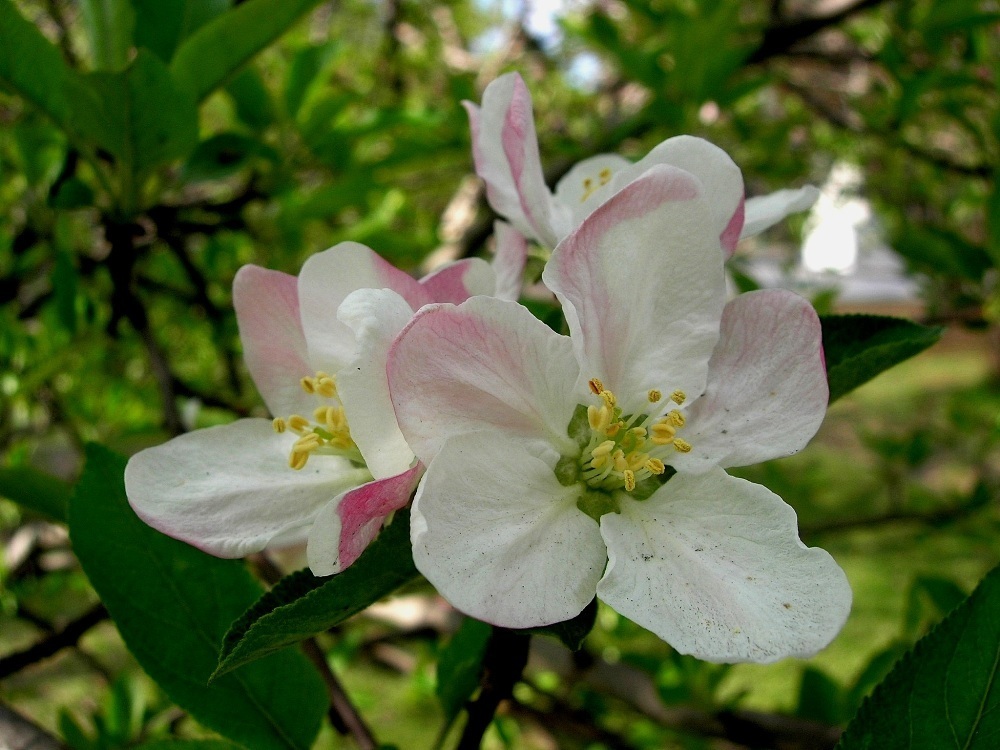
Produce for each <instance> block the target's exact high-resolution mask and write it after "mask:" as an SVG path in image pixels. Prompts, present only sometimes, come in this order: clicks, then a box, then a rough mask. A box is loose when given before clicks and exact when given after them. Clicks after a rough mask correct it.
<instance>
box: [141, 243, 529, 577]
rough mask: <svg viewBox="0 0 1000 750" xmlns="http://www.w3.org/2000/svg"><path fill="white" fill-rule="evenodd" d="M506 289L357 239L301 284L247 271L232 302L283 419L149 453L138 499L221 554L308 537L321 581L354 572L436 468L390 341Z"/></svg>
mask: <svg viewBox="0 0 1000 750" xmlns="http://www.w3.org/2000/svg"><path fill="white" fill-rule="evenodd" d="M515 250H516V248H515ZM515 254H516V253H515ZM517 262H518V261H517V258H516V257H514V255H512V254H511V253H508V255H507V256H505V257H504V258H501V260H500V263H501V265H502V264H503V263H508V264H510V263H513V264H516V263H517ZM501 270H502V269H501ZM500 275H501V276H503V275H504V274H503V273H501V274H500ZM506 275H507V276H510V274H506ZM507 286H508V287H511V283H510V282H509V281H508V282H507ZM358 290H363V291H360V292H359V291H358ZM495 290H496V280H495V275H494V272H493V270H491V268H490V267H489V266H488V264H486V263H485V262H484V261H482V260H478V259H471V260H464V261H459V262H457V263H454V264H452V265H449V266H446V267H444V268H442V269H441V270H439V271H437V272H435V273H432V274H430V275H429V276H427V277H425V278H423V279H421V280H420V281H416V280H414V279H413V278H412V277H410V276H409V275H407V274H405V273H403V272H402V271H399V270H398V269H396V268H394V267H393V266H392V265H390V264H389V263H387V262H386V261H384V260H383V259H382V258H380V257H379V256H378V255H376V254H375V253H374V252H373V251H372V250H370V249H369V248H367V247H365V246H364V245H359V244H357V243H353V242H345V243H341V244H340V245H337V246H336V247H333V248H331V249H329V250H326V251H324V252H322V253H318V254H316V255H314V256H312V257H310V258H309V259H308V260H307V261H306V263H305V264H304V265H303V267H302V271H301V272H300V274H299V276H298V278H296V277H294V276H290V275H288V274H284V273H281V272H278V271H270V270H267V269H264V268H260V267H258V266H244V267H243V268H241V269H240V271H239V273H238V274H237V275H236V278H235V280H234V282H233V303H234V306H235V308H236V316H237V321H238V323H239V328H240V337H241V339H242V341H243V349H244V357H245V359H246V364H247V368H248V369H249V371H250V374H251V376H252V377H253V379H254V382H255V383H256V384H257V387H258V389H259V390H260V393H261V395H262V396H263V398H264V402H265V403H266V404H267V407H268V409H269V410H270V411H271V413H272V414H273V415H274V416H275V419H274V420H268V419H241V420H239V421H237V422H234V423H232V424H227V425H223V426H220V427H211V428H208V429H204V430H197V431H195V432H191V433H188V434H185V435H181V436H179V437H177V438H174V439H173V440H171V441H169V442H167V443H165V444H164V445H160V446H156V447H154V448H149V449H147V450H144V451H141V452H140V453H138V454H136V455H135V456H133V457H132V459H131V460H130V461H129V463H128V467H127V468H126V471H125V486H126V490H127V493H128V497H129V502H130V503H131V504H132V507H133V508H134V509H135V511H136V513H137V514H138V515H139V516H140V517H141V518H142V519H143V520H144V521H146V522H147V523H149V524H150V525H151V526H153V527H155V528H157V529H159V530H160V531H163V532H164V533H166V534H168V535H170V536H173V537H175V538H177V539H181V540H183V541H186V542H188V543H190V544H193V545H195V546H196V547H199V548H200V549H203V550H205V551H206V552H209V553H211V554H213V555H217V556H220V557H242V556H244V555H246V554H248V553H251V552H256V551H259V550H262V549H264V548H265V547H269V546H271V547H276V546H284V545H290V544H294V543H299V542H302V541H306V540H307V539H308V542H309V546H308V556H309V562H310V566H311V567H312V568H313V571H314V572H315V573H317V575H327V574H330V573H333V572H336V571H338V570H340V569H342V568H344V567H347V565H349V564H350V563H351V562H353V561H354V559H356V558H357V556H358V555H360V553H361V552H362V551H363V550H364V548H365V546H367V544H368V542H370V541H371V539H372V538H373V537H374V536H375V534H376V533H377V532H378V530H379V528H380V527H381V525H382V521H383V520H384V518H385V516H387V515H388V514H389V513H391V512H392V511H394V510H397V509H398V508H400V507H402V506H403V505H405V504H406V503H407V502H408V501H409V498H410V495H411V494H412V492H413V489H414V487H415V486H416V482H417V480H418V479H419V478H420V474H421V473H422V470H423V467H422V466H421V465H420V464H419V463H416V462H415V461H414V456H413V452H412V451H411V450H410V448H409V446H408V445H407V444H406V441H405V440H404V439H403V436H402V434H401V433H400V431H399V427H398V426H397V424H396V419H395V415H394V413H393V408H392V404H391V402H390V400H389V393H388V383H387V380H386V375H385V358H386V353H387V351H388V348H389V345H390V343H391V342H392V340H393V338H394V337H395V335H396V334H397V333H398V332H399V331H400V330H401V329H402V328H403V327H404V326H405V325H406V324H407V322H408V321H409V320H410V318H411V317H412V315H413V313H414V311H415V310H418V309H419V308H420V307H422V306H423V305H426V304H428V303H431V302H461V301H463V300H465V299H467V298H468V297H469V296H470V295H472V294H493V293H494V292H495ZM508 291H513V293H514V295H515V296H516V290H513V289H512V288H511V289H509V290H508Z"/></svg>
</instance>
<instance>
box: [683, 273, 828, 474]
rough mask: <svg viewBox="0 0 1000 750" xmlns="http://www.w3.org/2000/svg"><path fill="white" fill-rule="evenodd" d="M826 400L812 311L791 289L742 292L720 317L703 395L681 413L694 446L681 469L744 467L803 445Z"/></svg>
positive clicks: (820, 343) (818, 337) (816, 425)
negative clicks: (719, 330) (720, 330)
mask: <svg viewBox="0 0 1000 750" xmlns="http://www.w3.org/2000/svg"><path fill="white" fill-rule="evenodd" d="M828 400H829V390H828V387H827V380H826V368H825V367H824V366H823V332H822V328H821V327H820V322H819V318H818V317H817V316H816V311H815V310H814V309H813V307H812V305H810V304H809V303H808V302H807V301H806V300H804V299H802V297H800V296H798V295H797V294H794V293H792V292H788V291H784V290H781V289H769V290H764V291H758V292H750V293H748V294H741V295H740V296H739V297H737V298H736V299H734V300H732V301H731V302H730V303H729V304H728V305H726V309H725V311H724V312H723V315H722V333H721V335H720V338H719V343H718V345H717V346H716V347H715V351H714V352H713V353H712V359H711V361H710V362H709V365H708V385H707V386H706V389H705V394H704V395H703V396H702V397H701V398H699V399H698V400H697V401H695V402H694V403H693V404H692V405H691V408H690V409H689V410H688V412H687V426H686V427H685V428H684V429H683V431H682V433H681V435H682V437H683V438H684V439H685V440H686V441H688V442H689V443H691V445H692V446H693V448H692V450H691V452H690V453H678V454H676V455H675V456H673V457H672V459H671V460H670V464H671V465H672V466H674V467H675V468H676V469H678V470H679V471H706V470H708V469H709V468H711V467H712V466H724V467H727V466H746V465H748V464H753V463H758V462H760V461H767V460H769V459H772V458H778V457H780V456H790V455H791V454H793V453H796V452H797V451H800V450H801V449H802V448H804V447H805V445H806V443H808V442H809V440H810V439H811V438H812V436H813V435H815V434H816V430H818V429H819V426H820V424H822V422H823V416H824V415H825V414H826V405H827V401H828Z"/></svg>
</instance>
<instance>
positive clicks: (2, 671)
mask: <svg viewBox="0 0 1000 750" xmlns="http://www.w3.org/2000/svg"><path fill="white" fill-rule="evenodd" d="M107 617H108V611H107V610H106V609H105V608H104V605H103V604H97V605H95V606H94V607H92V608H90V609H89V610H87V611H86V612H84V613H83V614H82V615H80V617H78V618H76V619H75V620H73V621H72V622H70V623H69V624H68V625H66V627H64V628H63V629H62V630H58V631H56V632H55V633H53V634H52V635H50V636H48V637H47V638H45V639H44V640H42V641H39V642H38V643H36V644H35V645H33V646H30V647H28V648H26V649H24V650H23V651H17V652H15V653H13V654H10V655H9V656H5V657H4V658H2V659H0V679H3V678H5V677H10V676H11V675H12V674H16V673H17V672H20V671H21V670H22V669H24V668H25V667H29V666H31V665H32V664H35V663H37V662H40V661H42V660H43V659H48V658H49V657H50V656H54V655H55V654H57V653H59V652H60V651H62V650H63V649H64V648H70V647H72V646H75V645H76V644H77V641H79V640H80V638H81V637H83V634H84V633H86V632H87V631H88V630H90V629H91V628H92V627H94V626H95V625H97V624H98V623H99V622H102V621H104V620H106V619H107Z"/></svg>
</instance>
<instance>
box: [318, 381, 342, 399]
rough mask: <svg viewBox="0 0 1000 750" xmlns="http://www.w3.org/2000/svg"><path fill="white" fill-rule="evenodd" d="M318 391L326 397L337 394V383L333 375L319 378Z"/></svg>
mask: <svg viewBox="0 0 1000 750" xmlns="http://www.w3.org/2000/svg"><path fill="white" fill-rule="evenodd" d="M316 393H318V394H319V395H320V396H323V397H324V398H333V397H334V396H336V395H337V383H336V382H335V381H334V379H333V378H331V377H325V378H318V379H317V380H316Z"/></svg>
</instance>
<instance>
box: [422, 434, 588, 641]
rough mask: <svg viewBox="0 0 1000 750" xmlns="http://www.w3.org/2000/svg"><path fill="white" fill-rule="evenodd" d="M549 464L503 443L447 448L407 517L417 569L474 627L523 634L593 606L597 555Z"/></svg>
mask: <svg viewBox="0 0 1000 750" xmlns="http://www.w3.org/2000/svg"><path fill="white" fill-rule="evenodd" d="M579 494H580V489H579V487H563V486H562V485H561V484H559V482H558V481H557V480H556V477H555V475H554V474H553V471H552V468H551V466H550V465H549V464H547V463H545V462H544V461H541V460H540V459H538V458H536V457H535V456H533V455H532V454H530V453H528V452H527V451H526V450H525V449H524V447H523V446H521V445H520V444H518V443H514V442H512V441H509V440H504V439H503V437H502V436H497V435H494V434H488V433H475V434H471V435H465V436H461V437H456V438H453V439H451V440H449V441H447V442H446V443H445V445H444V447H443V448H442V449H441V452H440V453H439V454H438V456H437V458H436V459H435V460H434V463H432V464H431V466H430V467H429V468H428V470H427V474H426V475H424V479H423V481H422V482H421V483H420V487H419V488H418V489H417V496H416V498H415V500H414V503H413V510H412V514H411V526H410V528H411V539H412V541H413V560H414V562H415V563H416V566H417V569H418V570H419V571H420V572H421V573H423V574H424V576H425V577H426V578H427V580H428V581H430V582H431V583H432V584H434V586H435V588H437V590H438V591H439V592H440V593H441V595H442V596H444V598H445V599H447V600H448V601H449V602H451V604H452V605H454V606H455V607H457V608H458V609H460V610H462V611H463V612H465V613H466V614H469V615H471V616H473V617H475V618H477V619H479V620H483V621H485V622H489V623H492V624H494V625H499V626H502V627H508V628H528V627H535V626H539V625H549V624H551V623H555V622H561V621H563V620H568V619H569V618H571V617H574V616H575V615H577V614H579V613H580V612H581V611H582V610H583V608H584V607H585V606H587V604H588V603H589V602H590V600H591V599H592V598H593V596H594V588H595V586H596V584H597V580H598V579H599V578H600V577H601V572H602V571H603V570H604V563H605V551H604V543H603V541H602V540H601V535H600V531H599V529H598V526H597V524H596V523H594V521H593V520H592V519H591V518H590V517H589V516H587V515H585V514H584V513H583V512H582V511H580V510H579V509H578V508H577V507H576V501H577V498H578V496H579Z"/></svg>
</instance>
